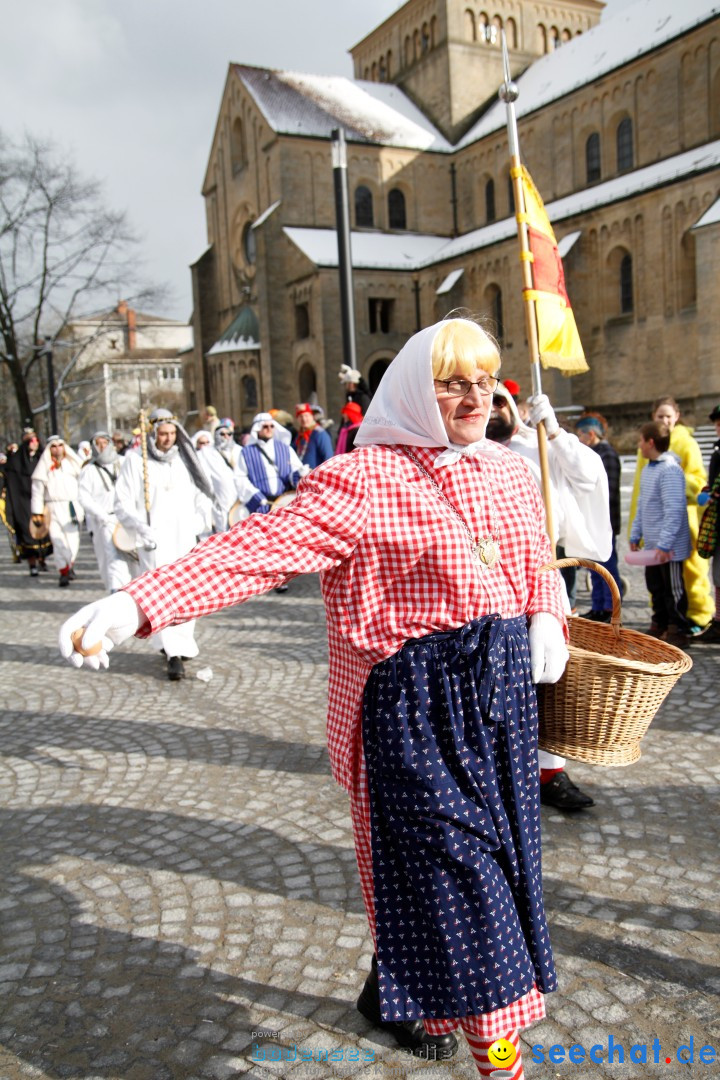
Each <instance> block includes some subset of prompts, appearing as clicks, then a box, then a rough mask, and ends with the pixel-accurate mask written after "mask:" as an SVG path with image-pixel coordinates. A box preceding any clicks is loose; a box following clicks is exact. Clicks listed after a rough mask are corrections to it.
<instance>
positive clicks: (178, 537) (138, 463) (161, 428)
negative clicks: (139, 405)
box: [115, 409, 213, 682]
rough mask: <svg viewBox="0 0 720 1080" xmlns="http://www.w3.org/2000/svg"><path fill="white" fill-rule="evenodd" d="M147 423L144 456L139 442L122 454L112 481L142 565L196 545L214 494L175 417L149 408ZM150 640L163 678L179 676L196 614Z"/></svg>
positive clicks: (192, 650) (191, 648)
mask: <svg viewBox="0 0 720 1080" xmlns="http://www.w3.org/2000/svg"><path fill="white" fill-rule="evenodd" d="M150 424H151V427H152V434H150V435H149V436H148V439H147V461H146V462H144V461H143V455H142V453H141V448H139V449H138V450H136V451H135V452H133V453H130V454H126V455H125V457H124V458H123V465H122V469H121V470H120V476H119V477H118V481H117V484H116V485H115V513H116V514H117V517H118V519H119V521H121V522H122V524H123V525H124V526H125V528H126V529H128V530H131V531H132V532H134V533H135V535H136V536H137V538H138V544H137V553H138V559H139V562H140V570H141V571H146V570H153V569H155V567H158V566H161V565H162V564H163V563H168V562H172V561H173V560H174V559H178V558H180V556H181V555H184V554H185V553H186V552H188V551H190V549H191V548H192V547H194V546H195V544H196V542H197V538H198V536H199V535H200V533H201V532H202V529H203V522H204V521H205V519H206V515H207V509H208V503H211V502H212V498H213V490H212V485H211V483H210V481H209V480H208V479H207V475H206V473H205V470H204V469H203V467H202V465H201V464H200V462H199V461H198V457H197V454H196V453H195V450H194V449H193V446H192V443H191V442H190V439H189V437H188V435H187V432H186V431H185V429H184V428H183V427H182V425H181V424H180V423H179V421H178V420H177V419H176V417H174V416H173V414H172V413H171V412H169V411H168V410H167V409H154V410H153V412H152V413H151V414H150ZM144 465H146V466H147V477H146V476H145V475H144V473H145V469H144ZM146 480H147V487H146ZM148 506H149V510H148ZM148 519H149V520H148ZM155 643H156V644H157V648H158V649H159V650H160V651H161V652H163V653H164V654H165V657H166V660H167V676H168V679H170V681H171V682H176V681H177V680H179V679H182V678H184V677H185V665H184V661H185V660H189V659H192V658H193V657H195V656H197V654H198V647H197V643H196V641H195V620H194V619H191V620H189V621H187V622H183V623H182V625H171V626H170V625H169V626H167V627H165V628H163V630H162V631H161V632H160V633H159V634H158V635H157V637H156V638H155Z"/></svg>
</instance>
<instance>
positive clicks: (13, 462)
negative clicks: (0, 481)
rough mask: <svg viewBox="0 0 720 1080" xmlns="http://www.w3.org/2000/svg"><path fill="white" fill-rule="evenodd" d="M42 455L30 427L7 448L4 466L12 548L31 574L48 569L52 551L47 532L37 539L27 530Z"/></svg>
mask: <svg viewBox="0 0 720 1080" xmlns="http://www.w3.org/2000/svg"><path fill="white" fill-rule="evenodd" d="M11 445H12V444H11ZM41 454H42V445H41V443H40V440H39V438H38V436H37V434H36V433H35V432H34V431H33V430H32V428H25V430H24V431H23V436H22V442H21V443H20V445H19V446H17V447H15V450H14V451H13V450H11V448H10V447H8V460H7V464H6V466H5V516H6V518H7V527H8V529H9V530H10V538H11V539H10V542H11V547H12V549H13V553H14V555H16V556H17V561H18V562H19V561H21V560H22V559H27V563H28V566H29V568H30V577H38V574H39V572H40V571H41V570H42V571H46V570H47V563H46V561H45V560H46V559H47V558H48V557H49V556H50V555H51V554H52V543H51V541H50V535H49V534H48V535H47V536H45V537H43V538H42V539H36V538H35V537H34V536H33V535H32V533H31V531H30V518H31V511H30V498H31V495H32V474H33V471H34V469H35V466H36V465H37V463H38V461H39V460H40V455H41Z"/></svg>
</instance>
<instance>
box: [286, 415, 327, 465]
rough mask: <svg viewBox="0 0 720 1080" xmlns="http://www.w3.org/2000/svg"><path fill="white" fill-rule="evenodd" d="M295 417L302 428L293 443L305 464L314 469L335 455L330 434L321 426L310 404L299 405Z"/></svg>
mask: <svg viewBox="0 0 720 1080" xmlns="http://www.w3.org/2000/svg"><path fill="white" fill-rule="evenodd" d="M295 419H296V420H297V424H298V427H299V429H300V430H299V432H298V434H297V435H296V437H295V441H294V444H293V445H294V447H295V453H296V454H297V456H298V458H299V459H300V461H302V463H303V465H307V467H308V468H309V469H314V468H316V467H317V466H318V465H322V463H323V461H328V460H329V459H330V458H331V457H332V456H333V446H332V442H331V441H330V436H329V435H328V433H327V431H325V430H324V429H323V428H322V427H320V425H319V424H318V422H317V420H316V419H315V416H314V414H313V411H312V408H311V407H310V406H309V405H297V406H296V407H295Z"/></svg>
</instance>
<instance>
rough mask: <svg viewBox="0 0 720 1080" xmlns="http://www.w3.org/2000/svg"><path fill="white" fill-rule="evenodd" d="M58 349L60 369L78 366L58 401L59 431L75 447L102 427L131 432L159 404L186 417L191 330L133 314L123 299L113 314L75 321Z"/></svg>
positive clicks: (144, 315)
mask: <svg viewBox="0 0 720 1080" xmlns="http://www.w3.org/2000/svg"><path fill="white" fill-rule="evenodd" d="M62 340H63V343H64V345H65V349H62V350H60V349H59V350H58V353H57V355H58V361H57V362H56V365H55V366H56V368H57V369H58V370H59V369H60V368H61V367H62V364H63V362H65V363H67V359H68V358H69V356H72V355H75V356H77V363H76V364H75V367H74V368H73V371H72V373H71V375H70V377H69V378H68V379H67V381H66V391H65V393H64V394H63V396H62V398H61V405H60V413H61V416H62V417H63V420H61V422H60V426H61V430H62V431H63V434H64V435H65V437H66V438H68V439H70V440H71V441H73V442H77V441H78V440H79V439H83V438H87V437H88V436H89V435H91V434H92V432H93V431H96V430H97V429H98V428H100V427H102V428H105V429H107V430H108V431H110V432H112V431H113V430H115V429H116V428H120V429H121V430H124V431H131V430H132V429H133V428H134V427H137V423H138V414H139V412H140V409H141V408H145V409H148V408H152V407H154V406H155V405H163V406H165V407H167V408H171V409H175V410H176V411H179V413H180V415H181V418H184V414H185V412H186V409H185V394H184V390H183V378H182V374H183V360H182V356H183V353H185V352H187V350H191V349H192V343H193V342H192V327H191V326H189V325H188V324H187V323H183V322H178V321H177V320H174V319H165V318H162V317H161V316H158V315H149V314H146V313H143V312H139V311H134V310H133V308H131V307H130V306H129V305H128V304H127V303H126V302H125V301H124V300H123V301H120V303H119V304H118V305H117V307H116V308H113V309H112V311H103V312H98V313H97V314H94V315H88V316H85V317H83V318H78V319H74V320H73V321H72V322H71V323H70V324H69V326H68V328H67V332H66V333H65V334H64V335H63V339H62Z"/></svg>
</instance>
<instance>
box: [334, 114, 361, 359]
mask: <svg viewBox="0 0 720 1080" xmlns="http://www.w3.org/2000/svg"><path fill="white" fill-rule="evenodd" d="M331 138H332V164H333V180H334V184H335V218H336V227H337V241H338V268H339V272H340V316H341V321H342V337H343V360H344V362H345V363H346V364H347V365H348V367H351V368H353V369H356V368H357V361H356V359H355V356H356V353H355V304H354V298H353V280H352V253H351V250H350V207H349V198H348V178H347V152H346V149H345V132H344V131H343V129H342V128H333V130H332V134H331Z"/></svg>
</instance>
